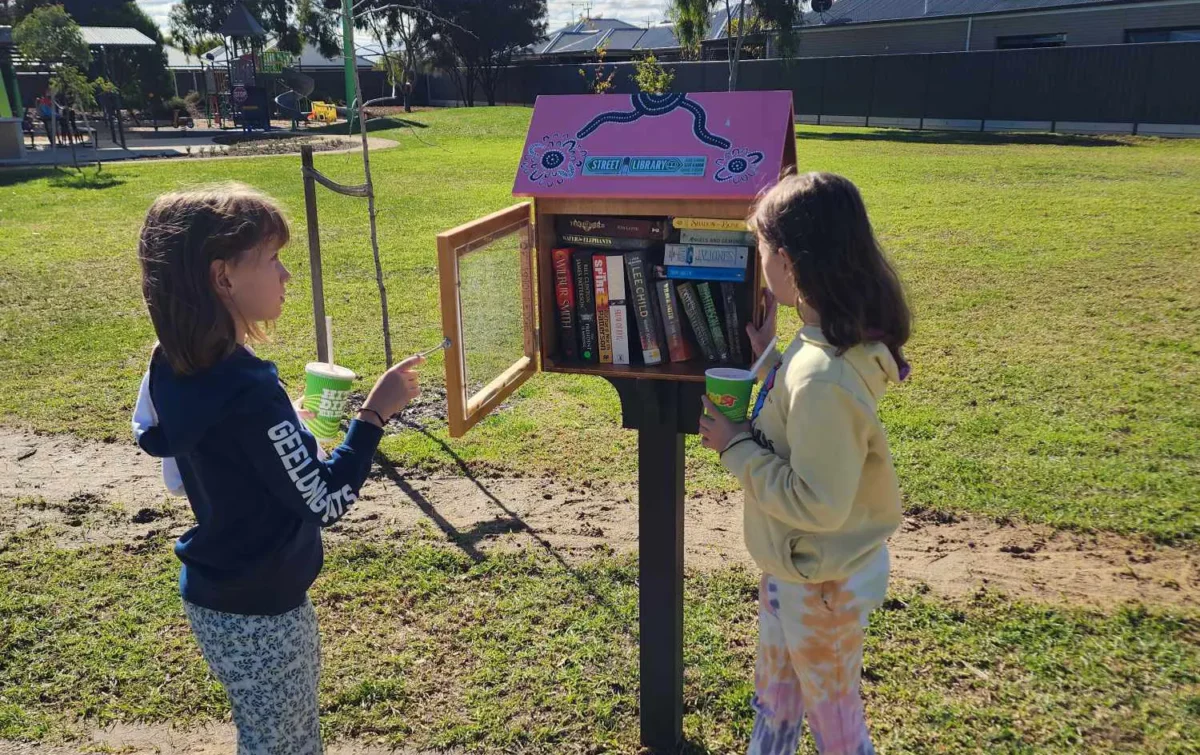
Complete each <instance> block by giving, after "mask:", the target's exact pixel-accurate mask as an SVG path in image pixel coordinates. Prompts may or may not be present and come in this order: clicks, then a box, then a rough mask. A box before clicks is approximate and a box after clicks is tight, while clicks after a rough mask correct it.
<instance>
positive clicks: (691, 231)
mask: <svg viewBox="0 0 1200 755" xmlns="http://www.w3.org/2000/svg"><path fill="white" fill-rule="evenodd" d="M676 230H677V234H676ZM558 232H559V240H560V241H561V242H562V243H563V244H565V245H570V246H577V247H587V248H593V249H604V250H611V251H616V252H626V251H647V250H655V249H657V248H658V247H659V246H662V247H663V258H662V270H660V271H658V272H659V273H661V277H664V278H668V279H673V280H709V281H732V282H736V283H741V282H743V281H745V280H746V274H747V262H748V260H749V258H750V245H751V234H750V233H749V232H747V230H746V227H745V224H744V223H743V222H741V221H738V220H725V219H708V218H682V217H681V218H674V219H672V220H671V222H670V227H668V223H667V221H666V219H658V218H620V217H608V216H603V215H591V216H574V215H567V216H559V218H558ZM671 242H674V243H671Z"/></svg>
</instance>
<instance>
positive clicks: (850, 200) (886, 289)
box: [750, 173, 912, 354]
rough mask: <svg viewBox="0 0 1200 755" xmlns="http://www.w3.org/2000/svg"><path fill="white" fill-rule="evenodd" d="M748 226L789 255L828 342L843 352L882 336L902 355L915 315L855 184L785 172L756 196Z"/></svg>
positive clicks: (822, 175) (824, 175)
mask: <svg viewBox="0 0 1200 755" xmlns="http://www.w3.org/2000/svg"><path fill="white" fill-rule="evenodd" d="M750 224H751V226H752V228H753V229H754V230H755V231H757V233H758V235H759V237H760V238H761V239H762V241H763V242H764V243H765V245H766V246H768V247H769V248H770V250H778V251H779V252H781V253H783V254H786V255H787V256H788V259H790V260H791V263H792V272H793V275H794V277H795V282H796V288H797V290H798V291H799V292H800V296H801V298H802V299H804V301H805V302H806V303H807V304H808V305H809V306H810V307H812V308H813V309H815V310H816V311H817V312H818V313H819V314H820V315H821V330H822V332H824V334H825V338H827V339H828V340H829V343H830V344H832V345H833V346H835V347H837V348H838V349H839V350H840V351H845V350H846V349H848V348H850V347H851V346H855V345H857V344H859V343H862V342H864V341H879V342H882V343H884V344H886V345H887V346H888V347H889V348H891V349H892V351H893V352H894V353H897V354H898V353H899V350H900V347H901V346H903V345H904V344H905V342H907V341H908V337H909V333H910V330H911V327H912V314H911V313H910V311H909V308H908V303H907V302H906V301H905V299H904V289H903V288H902V287H901V285H900V278H899V276H897V275H896V271H895V270H894V269H893V268H892V266H891V264H890V263H889V262H888V261H887V258H886V257H884V255H883V250H882V249H880V247H879V242H878V241H876V240H875V233H874V231H873V230H872V229H871V221H870V220H869V219H868V218H867V208H866V205H864V204H863V200H862V196H861V195H860V194H859V193H858V189H857V188H856V187H855V186H854V184H852V183H851V182H850V181H849V180H848V179H846V178H843V177H842V176H838V175H834V174H832V173H807V174H805V175H802V176H795V175H792V176H787V177H786V178H783V179H782V180H780V182H779V183H778V184H776V185H775V187H774V188H772V189H771V190H770V191H768V192H767V193H766V194H765V195H763V197H762V198H761V199H759V201H758V204H757V205H756V206H755V208H754V212H753V214H752V215H751V217H750ZM764 252H769V250H764Z"/></svg>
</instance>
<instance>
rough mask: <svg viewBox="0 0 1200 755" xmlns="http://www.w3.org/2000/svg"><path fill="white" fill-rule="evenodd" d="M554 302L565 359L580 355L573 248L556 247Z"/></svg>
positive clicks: (561, 347) (560, 348)
mask: <svg viewBox="0 0 1200 755" xmlns="http://www.w3.org/2000/svg"><path fill="white" fill-rule="evenodd" d="M551 254H552V255H553V259H554V303H555V305H556V308H557V311H558V343H559V350H560V353H561V354H562V356H563V357H564V358H565V359H576V358H578V357H579V345H578V341H579V326H578V324H577V323H576V321H575V276H574V275H572V273H571V250H570V249H566V248H559V249H555V250H554V251H553V252H552V253H551Z"/></svg>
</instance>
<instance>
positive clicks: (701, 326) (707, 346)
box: [679, 282, 717, 362]
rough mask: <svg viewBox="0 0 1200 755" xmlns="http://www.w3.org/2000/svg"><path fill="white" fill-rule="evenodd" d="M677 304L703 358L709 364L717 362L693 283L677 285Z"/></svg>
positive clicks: (710, 335) (710, 334) (715, 348)
mask: <svg viewBox="0 0 1200 755" xmlns="http://www.w3.org/2000/svg"><path fill="white" fill-rule="evenodd" d="M679 303H680V304H682V305H683V313H684V314H685V315H687V319H688V322H689V323H691V325H692V332H693V333H695V334H696V342H697V343H699V344H700V351H702V352H704V358H705V359H706V360H708V361H710V362H715V361H717V347H716V344H714V343H713V339H712V333H711V332H709V329H708V320H706V319H705V317H704V308H703V305H702V304H701V303H700V295H699V294H698V293H696V284H695V283H691V282H687V283H680V284H679Z"/></svg>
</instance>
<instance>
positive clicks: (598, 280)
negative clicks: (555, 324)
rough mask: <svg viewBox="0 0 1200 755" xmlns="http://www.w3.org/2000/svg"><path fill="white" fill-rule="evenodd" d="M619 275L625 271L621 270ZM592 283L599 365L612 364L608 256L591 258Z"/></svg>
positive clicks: (601, 255)
mask: <svg viewBox="0 0 1200 755" xmlns="http://www.w3.org/2000/svg"><path fill="white" fill-rule="evenodd" d="M620 274H621V275H624V274H625V270H624V268H621V270H620ZM592 281H593V283H594V285H595V288H596V335H597V341H598V343H597V345H598V347H599V350H600V364H612V361H613V343H612V320H611V319H610V312H609V303H608V255H606V254H597V255H594V256H593V257H592Z"/></svg>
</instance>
